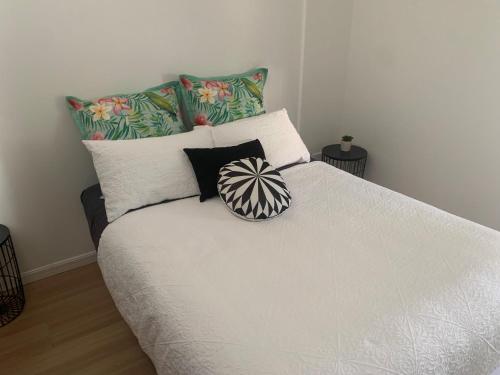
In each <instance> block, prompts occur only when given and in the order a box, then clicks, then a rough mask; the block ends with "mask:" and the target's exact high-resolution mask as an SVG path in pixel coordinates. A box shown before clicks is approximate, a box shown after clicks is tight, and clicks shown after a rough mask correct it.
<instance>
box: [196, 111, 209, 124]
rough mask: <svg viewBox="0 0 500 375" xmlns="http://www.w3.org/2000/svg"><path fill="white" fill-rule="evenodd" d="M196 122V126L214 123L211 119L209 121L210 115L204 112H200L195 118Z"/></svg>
mask: <svg viewBox="0 0 500 375" xmlns="http://www.w3.org/2000/svg"><path fill="white" fill-rule="evenodd" d="M194 123H195V125H196V126H206V125H209V126H210V125H212V123H211V122H210V121H208V117H207V115H206V114H204V113H198V114H197V115H196V117H195V118H194Z"/></svg>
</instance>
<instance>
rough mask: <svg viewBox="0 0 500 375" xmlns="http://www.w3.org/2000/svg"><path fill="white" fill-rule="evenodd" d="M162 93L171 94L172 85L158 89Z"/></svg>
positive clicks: (172, 91) (172, 90)
mask: <svg viewBox="0 0 500 375" xmlns="http://www.w3.org/2000/svg"><path fill="white" fill-rule="evenodd" d="M160 92H162V93H163V94H166V95H172V94H173V93H174V89H173V88H172V87H164V88H162V89H161V90H160Z"/></svg>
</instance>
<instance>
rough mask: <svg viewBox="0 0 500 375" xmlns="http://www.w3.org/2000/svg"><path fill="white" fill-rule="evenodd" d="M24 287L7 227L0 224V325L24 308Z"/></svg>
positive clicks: (17, 314)
mask: <svg viewBox="0 0 500 375" xmlns="http://www.w3.org/2000/svg"><path fill="white" fill-rule="evenodd" d="M24 302H25V298H24V289H23V282H22V280H21V272H19V266H18V264H17V259H16V253H15V251H14V244H13V243H12V238H11V237H10V232H9V229H8V228H7V227H6V226H4V225H0V327H3V326H4V325H6V324H7V323H10V322H11V321H13V320H14V319H15V318H17V317H18V316H19V314H21V312H22V311H23V308H24Z"/></svg>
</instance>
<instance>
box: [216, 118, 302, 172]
mask: <svg viewBox="0 0 500 375" xmlns="http://www.w3.org/2000/svg"><path fill="white" fill-rule="evenodd" d="M212 136H213V139H214V143H215V147H224V146H228V145H237V144H240V143H243V142H244V141H246V140H249V139H258V140H259V141H260V143H261V144H262V147H263V148H264V152H265V153H266V160H267V161H268V162H269V163H270V164H271V165H272V166H273V167H275V168H279V167H283V166H285V165H288V164H292V163H300V162H308V161H309V160H310V157H311V156H310V154H309V151H308V150H307V147H306V145H305V144H304V142H303V141H302V139H301V138H300V135H299V133H297V130H296V129H295V127H294V126H293V124H292V122H291V121H290V118H289V117H288V113H287V111H286V109H282V110H281V111H276V112H272V113H268V114H264V115H260V116H255V117H249V118H246V119H243V120H238V121H234V122H230V123H227V124H223V125H218V126H215V127H213V128H212Z"/></svg>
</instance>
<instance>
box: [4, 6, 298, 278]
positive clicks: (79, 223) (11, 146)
mask: <svg viewBox="0 0 500 375" xmlns="http://www.w3.org/2000/svg"><path fill="white" fill-rule="evenodd" d="M302 9H303V0H273V1H268V0H238V1H232V0H212V1H210V2H201V1H196V2H195V1H186V0H170V1H161V0H142V1H135V0H121V1H114V0H113V1H112V0H85V1H78V2H76V1H63V0H59V1H58V0H44V1H37V0H31V1H28V0H2V1H1V2H0V53H1V55H0V223H5V224H7V225H8V226H9V227H10V228H11V231H12V232H13V236H14V240H15V243H16V247H17V253H18V256H19V260H20V263H21V268H22V269H23V270H31V269H34V268H36V267H39V266H44V265H47V264H50V263H53V262H56V261H58V260H62V259H66V258H70V257H73V256H77V255H79V254H82V253H85V252H88V251H90V250H91V249H92V244H91V242H90V237H89V234H88V230H87V227H86V222H85V219H84V215H83V211H82V208H81V205H80V201H79V194H80V192H81V190H82V189H83V188H84V187H86V186H88V185H90V184H92V183H95V182H96V177H95V174H94V172H93V167H92V165H91V160H90V157H89V155H88V154H87V152H86V151H85V150H84V147H83V146H82V145H81V143H80V141H79V133H78V130H77V129H76V127H75V126H74V124H73V123H72V121H71V119H70V116H69V114H68V112H67V110H66V107H65V104H64V95H68V94H71V95H76V96H80V97H88V98H92V97H95V96H100V95H104V94H112V93H115V92H131V91H134V90H141V89H144V88H147V87H151V86H154V85H157V84H159V83H161V82H163V81H165V80H170V79H175V78H176V76H177V74H178V73H181V72H186V73H192V74H198V75H208V74H217V75H220V74H225V73H235V72H241V71H244V70H247V69H249V68H253V67H255V66H260V65H263V66H267V67H269V68H270V77H269V81H268V85H267V87H266V91H265V95H266V102H267V106H268V109H270V110H274V109H279V108H282V107H286V108H288V110H289V112H290V114H291V117H292V118H293V119H296V117H297V106H298V102H299V97H298V95H299V94H298V93H299V80H298V78H297V77H299V76H300V72H301V65H300V62H301V50H302V46H301V43H300V41H301V38H302V35H301V34H302V28H301V22H302Z"/></svg>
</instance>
